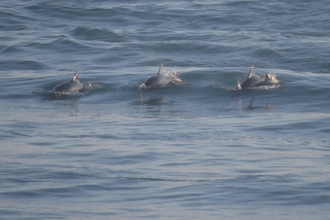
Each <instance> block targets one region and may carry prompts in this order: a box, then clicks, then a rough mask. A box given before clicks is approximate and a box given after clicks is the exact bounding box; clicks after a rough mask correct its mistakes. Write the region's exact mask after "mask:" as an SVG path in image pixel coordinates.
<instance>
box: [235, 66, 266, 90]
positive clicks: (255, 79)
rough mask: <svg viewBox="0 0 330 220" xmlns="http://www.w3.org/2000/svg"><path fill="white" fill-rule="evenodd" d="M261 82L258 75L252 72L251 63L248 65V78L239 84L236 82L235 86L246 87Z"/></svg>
mask: <svg viewBox="0 0 330 220" xmlns="http://www.w3.org/2000/svg"><path fill="white" fill-rule="evenodd" d="M260 82H261V79H260V76H258V75H255V74H254V73H253V65H252V66H251V67H250V71H249V74H248V78H247V79H246V80H245V81H244V82H243V83H241V84H238V85H237V87H238V88H239V89H243V88H248V87H254V86H258V84H259V83H260Z"/></svg>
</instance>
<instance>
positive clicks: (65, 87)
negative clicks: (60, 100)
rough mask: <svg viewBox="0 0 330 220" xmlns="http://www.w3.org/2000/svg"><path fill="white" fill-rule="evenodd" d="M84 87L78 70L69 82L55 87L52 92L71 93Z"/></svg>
mask: <svg viewBox="0 0 330 220" xmlns="http://www.w3.org/2000/svg"><path fill="white" fill-rule="evenodd" d="M83 88H84V86H83V84H82V83H81V82H80V81H79V80H78V70H77V71H76V72H75V74H74V75H73V78H72V79H71V80H70V81H69V82H64V83H61V84H59V85H57V86H55V88H54V89H53V91H52V93H66V94H68V93H71V92H79V91H80V90H82V89H83Z"/></svg>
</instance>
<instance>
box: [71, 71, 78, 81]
mask: <svg viewBox="0 0 330 220" xmlns="http://www.w3.org/2000/svg"><path fill="white" fill-rule="evenodd" d="M77 80H78V70H76V72H75V73H74V75H73V78H72V81H77Z"/></svg>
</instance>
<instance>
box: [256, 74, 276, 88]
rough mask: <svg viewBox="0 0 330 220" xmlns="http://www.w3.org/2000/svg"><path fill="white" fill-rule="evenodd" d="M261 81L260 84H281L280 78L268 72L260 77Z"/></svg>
mask: <svg viewBox="0 0 330 220" xmlns="http://www.w3.org/2000/svg"><path fill="white" fill-rule="evenodd" d="M260 79H261V82H260V83H259V85H261V86H262V85H278V84H280V80H278V79H277V78H276V77H275V76H274V75H273V74H271V73H267V74H266V75H264V76H261V77H260Z"/></svg>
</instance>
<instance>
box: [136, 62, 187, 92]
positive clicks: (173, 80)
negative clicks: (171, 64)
mask: <svg viewBox="0 0 330 220" xmlns="http://www.w3.org/2000/svg"><path fill="white" fill-rule="evenodd" d="M179 83H183V82H182V80H181V79H180V78H179V76H178V75H177V74H176V73H175V72H173V73H172V75H168V74H165V73H164V70H163V64H161V65H160V67H159V70H158V72H157V75H156V76H152V77H150V78H148V79H147V80H146V81H145V82H144V83H142V84H141V85H140V86H139V89H140V91H143V90H144V89H147V88H158V87H165V86H167V85H170V84H179Z"/></svg>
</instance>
